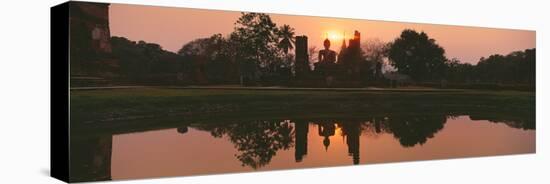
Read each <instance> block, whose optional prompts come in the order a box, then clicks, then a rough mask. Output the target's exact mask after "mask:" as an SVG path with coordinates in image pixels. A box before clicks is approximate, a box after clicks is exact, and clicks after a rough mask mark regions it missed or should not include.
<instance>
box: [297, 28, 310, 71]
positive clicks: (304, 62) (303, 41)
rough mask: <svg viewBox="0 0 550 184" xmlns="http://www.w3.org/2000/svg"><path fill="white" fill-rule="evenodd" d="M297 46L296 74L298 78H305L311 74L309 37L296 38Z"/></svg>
mask: <svg viewBox="0 0 550 184" xmlns="http://www.w3.org/2000/svg"><path fill="white" fill-rule="evenodd" d="M295 46H296V49H295V52H296V56H295V57H296V63H295V72H296V73H295V74H296V77H297V78H303V77H304V76H306V75H307V74H308V73H309V72H310V68H309V54H308V50H307V49H308V46H307V36H296V44H295Z"/></svg>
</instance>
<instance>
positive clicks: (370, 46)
mask: <svg viewBox="0 0 550 184" xmlns="http://www.w3.org/2000/svg"><path fill="white" fill-rule="evenodd" d="M388 46H389V45H388V43H384V42H382V41H381V40H380V39H369V40H366V41H365V42H363V44H362V45H361V47H362V48H363V51H364V52H365V58H366V61H367V62H366V63H367V64H366V65H365V66H364V67H365V69H362V71H363V70H365V71H367V72H368V73H370V74H372V76H368V77H369V78H372V79H380V78H382V77H383V76H382V68H383V66H384V64H385V62H384V60H385V59H386V57H387V53H388V52H387V51H388ZM367 67H368V68H367Z"/></svg>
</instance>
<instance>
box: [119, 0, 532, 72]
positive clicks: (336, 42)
mask: <svg viewBox="0 0 550 184" xmlns="http://www.w3.org/2000/svg"><path fill="white" fill-rule="evenodd" d="M109 13H110V18H109V19H110V29H111V35H112V36H123V37H126V38H128V39H130V40H134V41H139V40H144V41H146V42H152V43H157V44H160V45H161V46H162V47H163V48H164V49H166V50H169V51H173V52H177V51H178V50H179V49H180V48H181V47H182V46H183V45H184V44H185V43H187V42H189V41H191V40H194V39H197V38H203V37H209V36H211V35H213V34H216V33H221V34H223V35H227V34H229V33H230V32H232V31H233V26H234V23H235V21H236V20H237V19H238V17H239V16H240V12H234V11H216V10H197V9H187V8H170V7H155V6H139V5H125V4H111V6H110V9H109ZM270 16H271V18H272V19H273V21H274V22H275V23H276V24H277V25H278V26H280V25H283V24H288V25H290V26H291V27H293V28H295V33H296V35H306V36H308V38H309V43H308V44H309V46H317V48H319V49H320V48H322V43H323V42H322V41H323V40H324V38H325V35H326V33H329V34H330V37H331V38H332V46H331V49H333V50H336V51H338V50H339V48H340V46H341V44H342V38H341V37H342V35H343V34H344V32H345V34H346V37H348V36H351V35H352V34H353V31H354V30H357V31H359V32H361V41H362V42H364V41H366V40H370V39H376V38H377V39H380V40H382V41H385V42H388V41H392V40H394V39H395V38H397V37H398V36H399V35H400V33H401V31H402V30H403V29H407V28H409V29H414V30H417V31H424V32H426V33H427V34H428V36H430V37H431V38H434V39H435V40H436V42H437V43H438V44H439V45H441V46H442V47H443V48H445V51H446V56H447V57H448V58H458V59H460V60H461V61H462V62H468V63H473V64H475V63H477V62H478V61H479V58H480V57H483V56H485V57H487V56H489V55H491V54H508V53H510V52H512V51H516V50H524V49H527V48H534V47H535V32H534V31H524V30H511V29H492V28H477V27H462V26H444V25H431V24H413V23H399V22H386V21H370V20H357V19H341V18H323V17H313V16H289V15H279V14H270ZM348 38H349V37H348Z"/></svg>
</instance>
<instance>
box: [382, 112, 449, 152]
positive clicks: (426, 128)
mask: <svg viewBox="0 0 550 184" xmlns="http://www.w3.org/2000/svg"><path fill="white" fill-rule="evenodd" d="M446 121H447V117H446V116H444V115H427V116H418V115H415V116H395V117H390V118H389V119H388V121H387V122H386V123H387V128H388V129H389V131H390V132H392V133H393V136H394V137H395V138H397V139H398V140H399V143H401V145H402V146H404V147H412V146H415V145H416V144H421V145H422V144H424V143H426V141H427V140H428V138H433V137H434V134H435V133H436V132H438V131H440V130H442V129H443V124H445V122H446Z"/></svg>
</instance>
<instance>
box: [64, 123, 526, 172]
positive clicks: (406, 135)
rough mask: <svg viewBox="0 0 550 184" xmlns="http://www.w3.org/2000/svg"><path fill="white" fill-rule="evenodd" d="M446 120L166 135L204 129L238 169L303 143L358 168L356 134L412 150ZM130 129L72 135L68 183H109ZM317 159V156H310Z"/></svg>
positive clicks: (184, 127)
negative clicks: (116, 149)
mask: <svg viewBox="0 0 550 184" xmlns="http://www.w3.org/2000/svg"><path fill="white" fill-rule="evenodd" d="M470 117H471V118H472V119H478V120H479V119H483V120H487V119H488V120H489V121H490V122H491V121H492V119H498V123H505V124H506V125H508V126H509V127H511V128H519V129H529V130H532V129H534V120H531V119H529V118H524V117H515V118H512V119H510V118H508V117H501V116H499V117H501V118H496V117H493V116H489V117H487V118H484V117H483V116H481V115H479V116H470ZM448 118H452V117H450V116H448V115H445V114H424V115H421V114H414V115H409V114H405V115H401V114H400V115H390V114H387V115H379V116H370V117H369V116H364V117H361V118H330V119H297V120H292V121H291V120H281V119H277V120H254V121H244V122H238V121H237V122H202V123H181V124H178V125H177V126H176V127H174V129H172V130H171V131H169V132H172V133H177V134H180V135H181V136H186V138H189V139H193V136H192V134H193V131H203V132H209V133H210V134H211V136H212V137H213V138H220V139H225V140H227V141H229V142H230V143H231V144H233V147H234V149H235V151H236V153H235V155H234V157H235V159H236V160H237V161H238V162H240V163H241V166H242V167H247V168H251V169H259V168H261V167H264V166H267V165H268V164H269V163H270V162H271V160H272V159H273V158H274V157H275V156H277V154H278V152H280V151H281V150H290V151H293V152H294V155H293V156H294V162H307V161H308V158H307V156H308V154H309V155H310V156H311V154H312V151H310V152H308V149H309V150H312V148H311V147H308V146H311V145H318V144H308V141H311V140H314V141H322V145H320V146H322V148H321V149H322V150H331V149H332V150H331V152H328V154H333V153H334V151H336V152H338V153H342V152H344V153H347V155H348V156H349V157H348V159H349V162H348V163H350V164H351V163H353V164H359V163H360V161H361V160H360V159H361V157H360V153H361V148H363V149H365V148H366V147H368V146H369V145H365V144H364V143H363V147H361V146H360V145H361V142H360V138H361V135H367V136H372V135H376V134H390V135H393V137H394V138H395V140H396V141H398V143H399V144H400V145H401V147H403V148H409V147H415V146H418V145H422V144H425V143H427V142H428V141H429V140H430V139H431V138H433V137H435V136H436V133H437V132H439V131H441V130H442V129H443V128H444V125H445V123H446V122H447V119H448ZM495 122H496V120H495ZM151 130H155V129H151ZM312 130H313V131H312ZM135 131H146V130H128V132H111V133H105V134H96V135H86V136H82V134H73V135H77V136H72V137H71V147H70V149H71V181H98V180H110V179H111V155H112V150H113V143H112V141H113V139H112V137H113V135H115V134H121V133H130V132H135ZM195 133H196V132H195ZM80 136H82V137H80ZM308 136H309V137H308ZM340 137H341V138H342V140H343V142H342V144H343V146H344V149H342V150H339V149H337V150H334V145H335V144H341V142H340V141H336V142H332V143H331V138H332V140H334V138H338V139H337V140H339V139H340ZM312 138H313V139H312ZM318 138H320V139H318ZM204 144H209V142H208V141H205V143H204ZM331 144H332V145H331ZM331 146H332V147H331ZM338 146H339V145H338ZM292 147H294V148H293V149H294V150H292ZM319 148H320V147H319ZM319 148H315V149H313V150H314V151H313V153H314V154H315V153H319V152H315V151H317V150H318V149H319ZM185 149H189V151H190V152H193V151H196V150H194V147H189V148H185ZM319 151H321V150H319ZM321 152H324V151H321ZM363 152H364V151H363ZM198 154H201V153H198ZM215 154H227V153H225V152H220V153H215ZM363 154H364V153H363ZM316 156H319V155H314V156H313V157H316ZM327 159H328V158H327ZM363 159H364V158H363ZM313 160H315V159H313ZM212 166H213V167H215V163H214V164H213V165H212Z"/></svg>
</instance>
